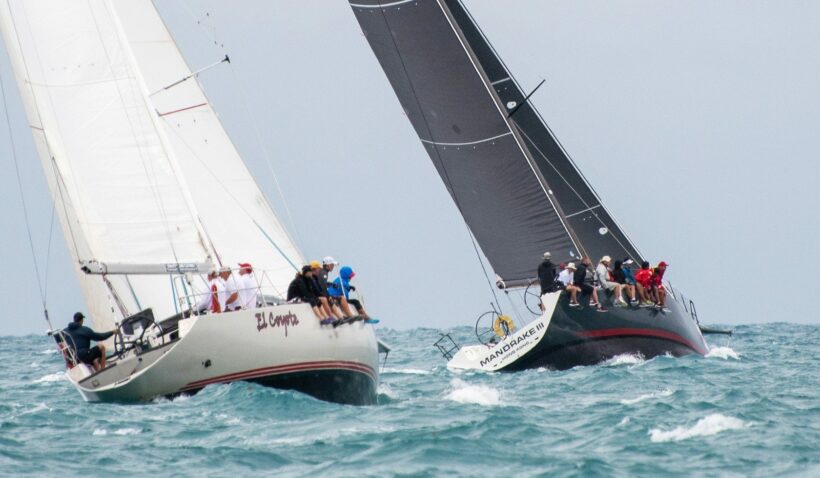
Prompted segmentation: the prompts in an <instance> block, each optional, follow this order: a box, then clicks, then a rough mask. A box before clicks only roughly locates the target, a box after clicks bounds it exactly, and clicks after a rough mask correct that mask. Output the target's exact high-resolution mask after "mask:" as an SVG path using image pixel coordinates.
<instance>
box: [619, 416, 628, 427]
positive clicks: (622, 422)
mask: <svg viewBox="0 0 820 478" xmlns="http://www.w3.org/2000/svg"><path fill="white" fill-rule="evenodd" d="M627 423H629V417H623V418H622V419H621V421H620V422H618V426H619V427H622V426H624V425H626V424H627Z"/></svg>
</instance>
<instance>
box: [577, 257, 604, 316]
mask: <svg viewBox="0 0 820 478" xmlns="http://www.w3.org/2000/svg"><path fill="white" fill-rule="evenodd" d="M591 266H592V263H591V262H590V261H589V259H584V260H582V261H581V263H580V264H578V268H577V269H575V275H573V277H572V285H574V286H575V287H578V289H580V290H581V292H582V293H584V294H590V299H589V306H590V307H595V308H596V309H597V310H598V312H606V309H604V308H603V307H602V306H601V304H600V302H598V291H597V289H595V287H593V286H592V285H591V284H589V282H588V280H587V269H588V268H589V267H591Z"/></svg>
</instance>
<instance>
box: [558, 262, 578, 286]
mask: <svg viewBox="0 0 820 478" xmlns="http://www.w3.org/2000/svg"><path fill="white" fill-rule="evenodd" d="M574 273H575V264H573V263H572V262H570V263H569V264H567V267H565V268H564V270H562V271H561V272H560V273H559V274H558V280H559V281H561V283H562V284H564V287H566V286H568V285H570V284H572V275H573V274H574Z"/></svg>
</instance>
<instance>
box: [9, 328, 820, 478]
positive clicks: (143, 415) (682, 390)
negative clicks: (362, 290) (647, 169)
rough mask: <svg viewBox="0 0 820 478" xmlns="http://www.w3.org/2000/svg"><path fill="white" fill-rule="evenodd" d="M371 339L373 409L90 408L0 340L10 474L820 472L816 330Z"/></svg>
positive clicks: (193, 403) (227, 393) (274, 404)
mask: <svg viewBox="0 0 820 478" xmlns="http://www.w3.org/2000/svg"><path fill="white" fill-rule="evenodd" d="M451 332H452V333H453V336H454V338H456V340H458V341H460V342H463V343H467V342H470V341H471V337H470V336H471V330H470V328H467V327H462V328H457V329H453V330H452V331H451ZM378 333H379V336H380V337H381V338H382V339H383V340H385V341H387V342H388V343H389V344H390V345H391V346H392V347H393V351H392V352H391V354H390V356H389V357H388V360H387V363H386V364H385V366H384V368H383V370H382V375H381V380H382V383H381V385H380V388H379V392H380V394H379V400H380V404H379V405H378V406H371V407H352V406H343V405H336V404H331V403H325V402H320V401H317V400H315V399H313V398H310V397H308V396H305V395H301V394H299V393H295V392H289V391H280V390H274V389H267V388H263V387H260V386H257V385H253V384H248V383H233V384H229V385H217V386H209V387H207V388H205V389H204V390H203V391H202V392H200V393H198V394H196V395H194V396H190V397H180V398H177V399H174V400H172V401H169V400H156V401H154V402H151V403H147V404H142V405H118V404H89V403H85V402H83V401H82V399H81V397H80V395H79V394H78V393H77V392H76V391H75V390H74V389H73V387H72V386H71V385H70V383H69V382H68V381H67V379H66V378H65V376H64V374H63V372H62V370H61V358H60V357H59V356H58V355H57V354H56V353H55V350H54V347H53V346H52V344H51V343H50V342H49V339H48V338H46V337H39V336H27V337H0V476H66V477H68V476H194V477H211V476H214V477H221V476H226V477H240V476H243V477H244V476H351V477H364V476H374V477H375V476H379V477H382V476H446V477H451V476H516V477H518V476H521V477H526V476H761V477H769V476H806V477H818V476H820V345H818V344H820V327H818V326H807V325H794V324H766V325H749V326H737V327H735V335H734V336H732V337H723V336H721V337H717V336H711V337H707V339H708V341H709V342H710V346H711V347H712V351H711V352H710V353H709V355H707V357H684V358H678V359H676V358H671V357H657V358H654V359H652V360H643V359H642V358H641V357H636V356H621V357H616V358H615V359H612V360H610V361H608V362H606V363H604V364H601V365H598V366H592V367H578V368H575V369H572V370H568V371H563V372H554V371H548V370H530V371H526V372H520V373H515V374H486V373H469V372H468V373H465V372H453V371H449V370H447V368H446V367H445V361H444V360H443V359H442V358H441V357H440V356H439V354H438V352H437V351H436V350H435V349H434V348H433V347H432V345H431V344H432V343H433V342H434V341H435V340H436V339H437V338H438V336H439V335H438V331H436V330H431V329H413V330H402V331H396V330H391V329H380V330H379V331H378Z"/></svg>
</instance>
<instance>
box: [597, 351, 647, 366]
mask: <svg viewBox="0 0 820 478" xmlns="http://www.w3.org/2000/svg"><path fill="white" fill-rule="evenodd" d="M645 361H646V359H645V358H644V356H643V355H641V354H621V355H616V356H614V357H612V358H611V359H609V360H607V361H605V362H604V363H603V365H605V366H607V367H620V366H622V365H637V364H640V363H643V362H645Z"/></svg>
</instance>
